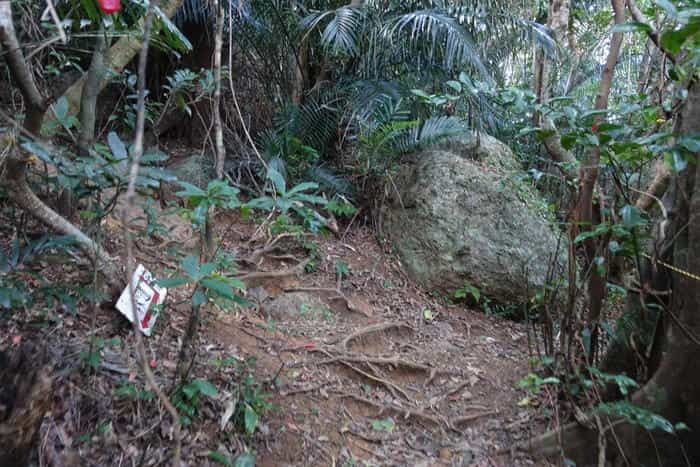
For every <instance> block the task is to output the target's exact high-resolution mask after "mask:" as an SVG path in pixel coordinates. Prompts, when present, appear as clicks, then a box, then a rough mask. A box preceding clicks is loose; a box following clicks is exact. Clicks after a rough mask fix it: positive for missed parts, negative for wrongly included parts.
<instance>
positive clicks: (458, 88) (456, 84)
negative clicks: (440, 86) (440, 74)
mask: <svg viewBox="0 0 700 467" xmlns="http://www.w3.org/2000/svg"><path fill="white" fill-rule="evenodd" d="M445 84H446V85H447V86H449V87H450V88H452V89H454V90H455V91H456V92H462V83H460V82H459V81H452V80H450V81H448V82H446V83H445Z"/></svg>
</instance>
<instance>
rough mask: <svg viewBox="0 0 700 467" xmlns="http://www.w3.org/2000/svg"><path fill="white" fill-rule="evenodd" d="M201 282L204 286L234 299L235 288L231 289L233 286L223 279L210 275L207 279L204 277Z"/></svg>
mask: <svg viewBox="0 0 700 467" xmlns="http://www.w3.org/2000/svg"><path fill="white" fill-rule="evenodd" d="M200 283H201V284H202V287H204V288H206V289H207V290H210V291H212V292H214V293H216V294H217V295H220V296H222V297H224V298H228V299H231V300H232V299H233V298H234V296H235V294H234V293H233V289H231V286H230V285H228V284H227V283H226V282H224V281H223V280H221V279H212V278H210V277H207V278H205V279H202V281H201V282H200Z"/></svg>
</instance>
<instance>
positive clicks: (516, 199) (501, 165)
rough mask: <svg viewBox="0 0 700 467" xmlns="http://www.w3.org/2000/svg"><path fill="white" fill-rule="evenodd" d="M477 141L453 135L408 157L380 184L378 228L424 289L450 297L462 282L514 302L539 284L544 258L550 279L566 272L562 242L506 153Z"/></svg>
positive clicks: (499, 145) (494, 144) (544, 275)
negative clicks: (552, 269)
mask: <svg viewBox="0 0 700 467" xmlns="http://www.w3.org/2000/svg"><path fill="white" fill-rule="evenodd" d="M481 140H482V142H483V141H487V142H488V144H487V145H483V144H482V145H481V146H480V147H479V148H478V149H475V148H474V145H473V140H469V139H467V140H465V141H464V142H463V143H464V144H463V145H462V146H460V144H459V142H458V141H454V140H453V141H451V142H449V146H445V145H442V146H441V148H440V149H430V150H425V151H422V152H420V153H417V154H415V155H413V156H411V157H409V158H408V159H407V160H406V161H405V162H404V163H403V164H402V165H401V166H400V168H399V170H398V172H397V174H396V175H395V177H393V183H392V184H390V185H389V187H388V192H389V193H390V194H391V195H390V197H389V201H388V203H387V204H386V205H385V208H384V213H383V219H384V223H383V231H384V232H385V233H386V234H387V235H388V237H389V238H390V239H391V240H392V241H393V244H394V246H395V249H396V251H397V252H398V254H399V256H400V257H401V259H402V262H403V264H404V267H405V269H406V270H407V272H408V273H409V274H410V275H412V276H413V277H414V278H415V279H417V280H418V281H419V282H420V283H422V284H423V285H424V286H425V287H427V288H428V289H430V290H436V291H440V292H443V293H447V294H450V295H452V294H453V293H454V291H455V290H457V289H459V288H461V287H463V285H464V283H465V282H468V283H469V284H471V285H473V286H474V287H476V288H478V289H479V291H480V292H481V295H482V296H486V297H488V298H489V299H490V300H492V301H493V302H496V303H501V304H516V303H522V302H523V301H524V300H525V299H526V297H527V296H528V295H529V296H532V295H534V294H535V293H536V292H537V290H539V289H540V288H541V287H542V286H544V285H545V282H547V273H548V269H549V265H550V263H551V261H552V260H554V261H555V263H556V271H557V277H560V274H563V273H564V271H566V268H565V265H566V243H565V241H564V236H563V234H562V232H560V231H559V230H558V229H557V228H556V226H555V225H554V223H553V222H552V220H551V218H550V217H549V216H547V215H546V212H545V210H544V209H543V208H542V207H543V206H544V202H543V201H542V199H541V197H540V196H539V195H538V193H537V192H536V191H535V190H534V189H532V188H531V187H530V186H528V185H527V184H525V183H522V182H520V181H519V179H518V177H517V176H516V173H517V170H516V169H515V167H516V165H515V164H513V163H511V161H512V162H514V163H516V164H517V159H515V157H514V156H512V152H511V151H510V150H509V149H508V150H507V151H506V150H505V149H504V148H506V149H507V146H505V145H504V144H503V143H501V142H500V141H498V140H495V138H492V137H490V136H489V137H486V138H484V137H483V136H482V138H481ZM446 148H450V149H449V150H446ZM460 148H461V149H460ZM485 148H493V149H494V152H493V153H484V151H486V149H485ZM467 155H469V157H466V156H467ZM473 155H477V156H479V160H476V159H475V157H473ZM511 156H512V157H511ZM394 185H395V186H396V189H394V188H393V186H394ZM557 250H558V251H559V253H558V254H555V252H556V251H557ZM555 256H556V258H555Z"/></svg>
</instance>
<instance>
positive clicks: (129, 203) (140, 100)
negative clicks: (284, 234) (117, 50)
mask: <svg viewBox="0 0 700 467" xmlns="http://www.w3.org/2000/svg"><path fill="white" fill-rule="evenodd" d="M158 3H159V0H150V1H149V3H148V10H147V12H146V17H145V19H144V22H143V24H144V30H143V40H142V42H141V52H140V55H139V62H138V96H137V104H136V109H137V115H136V134H135V135H134V145H133V151H132V154H131V164H130V166H129V186H128V188H127V191H126V195H125V203H124V204H125V205H124V209H123V210H122V226H123V227H124V243H125V255H126V258H125V260H126V261H125V263H126V273H127V281H128V283H129V296H130V298H131V313H132V322H133V326H134V336H135V339H136V351H137V353H138V356H139V360H140V363H141V368H142V370H143V373H144V375H145V377H146V381H147V382H148V385H149V386H150V387H151V389H152V390H153V392H155V393H156V395H157V396H158V399H159V400H160V402H161V403H162V404H163V406H164V407H165V409H166V410H167V411H168V413H169V414H170V416H171V418H172V423H173V436H174V438H175V453H174V455H173V463H172V465H173V467H180V458H181V454H180V451H181V446H182V439H181V435H180V432H181V425H180V415H179V414H178V412H177V409H176V408H175V406H174V405H173V404H172V403H171V402H170V399H168V396H167V395H166V394H165V392H163V390H162V389H161V388H160V386H159V385H158V383H157V382H156V379H155V376H154V375H153V372H152V371H151V368H150V367H149V365H148V357H147V355H146V350H145V348H144V345H143V337H142V336H141V330H140V329H139V318H138V313H137V311H136V305H135V304H136V299H135V294H134V292H135V291H134V281H133V280H131V279H132V276H133V274H134V252H133V241H132V239H131V235H130V233H129V220H130V217H131V216H130V215H129V213H130V212H131V211H132V210H133V208H134V207H135V206H136V203H135V196H136V179H137V177H138V173H139V165H140V162H141V156H142V155H143V133H144V126H145V122H146V65H147V61H148V44H149V41H150V37H151V28H152V26H153V17H154V10H155V9H156V8H157V7H158Z"/></svg>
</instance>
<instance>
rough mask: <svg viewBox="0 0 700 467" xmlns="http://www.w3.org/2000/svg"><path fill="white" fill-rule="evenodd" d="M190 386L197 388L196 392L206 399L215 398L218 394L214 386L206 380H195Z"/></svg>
mask: <svg viewBox="0 0 700 467" xmlns="http://www.w3.org/2000/svg"><path fill="white" fill-rule="evenodd" d="M190 384H192V386H194V387H195V388H197V390H198V391H199V392H200V393H201V394H203V395H205V396H207V397H216V396H217V395H218V394H219V391H218V390H217V389H216V386H214V385H213V384H211V383H210V382H209V381H207V380H206V379H195V380H194V381H192V383H190Z"/></svg>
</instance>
